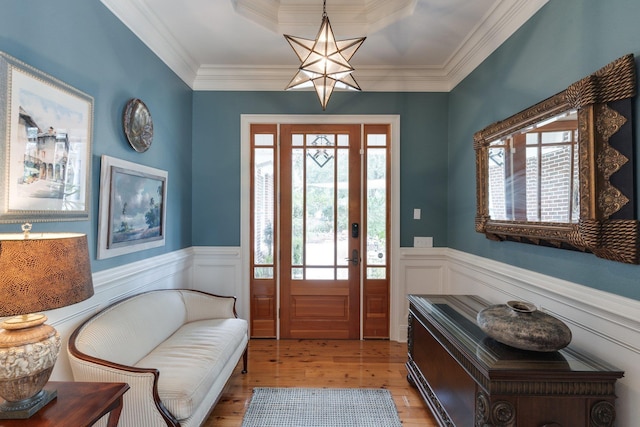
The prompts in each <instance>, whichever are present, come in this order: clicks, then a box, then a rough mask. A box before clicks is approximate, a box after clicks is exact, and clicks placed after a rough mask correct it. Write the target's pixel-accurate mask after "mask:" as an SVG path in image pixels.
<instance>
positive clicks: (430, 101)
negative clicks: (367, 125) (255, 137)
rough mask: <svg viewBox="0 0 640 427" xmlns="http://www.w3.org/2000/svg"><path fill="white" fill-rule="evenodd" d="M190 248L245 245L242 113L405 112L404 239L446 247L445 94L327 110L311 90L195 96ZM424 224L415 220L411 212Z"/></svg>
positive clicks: (347, 98) (352, 100) (341, 104)
mask: <svg viewBox="0 0 640 427" xmlns="http://www.w3.org/2000/svg"><path fill="white" fill-rule="evenodd" d="M193 98H194V103H193V105H194V106H193V112H194V119H193V140H194V143H193V171H194V172H193V173H194V175H193V176H194V178H193V204H194V205H193V244H194V245H196V246H201V245H202V246H207V245H213V246H237V245H240V163H241V162H240V115H241V114H398V115H400V134H401V135H400V137H401V145H400V148H401V153H400V183H401V191H400V228H401V232H400V241H401V245H402V246H413V236H433V238H434V244H435V245H436V246H446V245H447V234H446V231H447V212H446V209H445V208H444V207H445V206H446V203H447V194H446V190H447V189H446V184H445V183H446V179H447V164H446V156H447V102H448V101H447V99H448V94H446V93H371V92H358V93H345V92H339V93H334V94H333V96H332V97H331V100H330V101H329V104H328V106H327V110H326V112H325V113H323V112H322V108H321V107H320V103H319V102H318V100H317V98H316V95H315V94H314V93H313V92H195V93H194V95H193ZM414 208H420V209H422V219H421V220H419V221H417V220H414V219H413V209H414Z"/></svg>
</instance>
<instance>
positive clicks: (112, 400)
mask: <svg viewBox="0 0 640 427" xmlns="http://www.w3.org/2000/svg"><path fill="white" fill-rule="evenodd" d="M45 389H56V390H57V393H58V396H57V397H56V398H55V399H53V400H52V401H51V402H50V403H48V404H47V405H46V406H45V407H43V408H42V409H40V411H38V412H37V413H35V414H34V415H33V416H32V417H31V418H27V419H23V420H0V427H27V426H28V427H72V426H73V427H89V426H92V425H93V424H94V423H96V421H98V420H99V419H100V418H102V417H103V416H105V415H106V414H109V421H108V423H107V427H116V426H117V425H118V420H119V419H120V412H121V411H122V397H123V395H124V394H125V393H126V391H127V390H129V384H125V383H89V382H55V381H50V382H48V383H47V385H46V386H45Z"/></svg>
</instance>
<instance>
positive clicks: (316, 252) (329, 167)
mask: <svg viewBox="0 0 640 427" xmlns="http://www.w3.org/2000/svg"><path fill="white" fill-rule="evenodd" d="M321 151H322V154H321V155H320V157H319V156H318V155H317V153H318V149H316V148H307V156H306V169H305V170H306V186H305V189H306V200H307V203H306V213H305V220H306V224H305V225H306V227H305V228H306V230H305V232H306V234H305V264H306V265H334V264H335V254H336V245H335V240H334V233H335V191H334V186H335V165H336V162H335V155H334V154H335V151H334V150H333V149H332V148H323V149H321ZM318 158H321V160H322V161H321V162H318Z"/></svg>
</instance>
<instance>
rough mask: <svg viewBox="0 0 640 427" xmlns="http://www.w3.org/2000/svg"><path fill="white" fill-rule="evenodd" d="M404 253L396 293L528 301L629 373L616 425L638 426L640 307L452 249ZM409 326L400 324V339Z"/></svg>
mask: <svg viewBox="0 0 640 427" xmlns="http://www.w3.org/2000/svg"><path fill="white" fill-rule="evenodd" d="M400 252H401V253H400V260H399V270H400V271H399V274H398V277H399V278H400V279H401V280H400V283H398V287H399V288H402V289H403V290H404V291H406V293H407V294H409V293H418V294H433V293H435V294H437V293H446V294H475V295H480V296H481V297H483V298H484V299H486V300H488V301H489V302H491V303H494V304H498V303H505V302H506V301H508V300H513V299H517V300H525V301H529V302H532V303H534V304H536V305H537V306H538V307H539V308H540V309H542V310H544V311H546V312H548V313H550V314H552V315H553V316H556V317H558V318H560V319H562V320H563V321H564V322H565V323H567V325H569V327H570V328H571V332H572V334H573V339H572V343H571V346H572V347H574V348H576V349H579V350H580V351H584V352H586V353H589V354H591V355H593V356H596V357H598V358H600V359H602V360H604V361H606V362H608V363H609V364H611V365H613V366H615V367H616V368H618V369H620V370H623V371H625V374H624V378H622V379H621V380H619V381H618V383H617V386H616V393H617V395H618V400H617V403H616V408H617V421H616V425H618V426H623V427H625V426H633V425H637V422H638V421H637V420H639V419H640V405H638V404H637V402H640V301H637V300H632V299H629V298H624V297H621V296H618V295H614V294H610V293H607V292H602V291H599V290H596V289H593V288H589V287H586V286H582V285H579V284H575V283H572V282H568V281H565V280H561V279H557V278H555V277H550V276H545V275H543V274H539V273H535V272H532V271H529V270H525V269H521V268H517V267H514V266H512V265H508V264H504V263H500V262H496V261H493V260H490V259H487V258H483V257H479V256H475V255H471V254H468V253H465V252H460V251H456V250H453V249H445V250H444V252H443V250H442V249H440V250H438V249H411V248H406V249H405V248H403V249H402V250H401V251H400ZM443 254H445V255H444V256H443ZM404 307H405V308H404V309H406V303H405V306H404ZM406 314H407V312H406V311H405V312H404V315H405V316H406ZM406 323H407V322H406V318H404V319H403V322H402V323H400V331H399V332H398V335H399V336H400V337H402V336H403V335H402V334H405V335H406V332H405V331H404V328H406Z"/></svg>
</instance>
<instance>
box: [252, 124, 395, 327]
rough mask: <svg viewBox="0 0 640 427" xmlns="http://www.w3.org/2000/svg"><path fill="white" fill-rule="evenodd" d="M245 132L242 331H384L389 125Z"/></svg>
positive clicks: (290, 126) (264, 128) (386, 322)
mask: <svg viewBox="0 0 640 427" xmlns="http://www.w3.org/2000/svg"><path fill="white" fill-rule="evenodd" d="M251 138H252V153H253V154H252V169H253V176H252V182H251V187H252V193H251V194H252V195H251V211H252V219H251V224H252V227H251V242H252V247H251V283H250V290H251V336H252V337H254V338H259V337H264V338H267V337H276V336H279V337H281V338H326V339H359V338H388V337H389V261H388V260H389V258H390V257H389V241H390V239H389V235H388V230H389V228H390V223H389V214H388V211H389V191H388V189H389V188H390V186H389V164H390V159H389V146H390V127H389V125H384V124H382V125H370V124H365V125H360V124H310V125H301V124H281V125H277V124H271V125H261V124H256V125H252V126H251Z"/></svg>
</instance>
